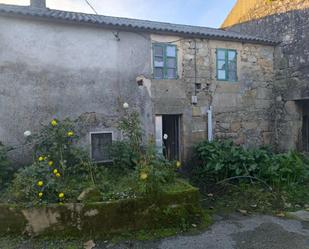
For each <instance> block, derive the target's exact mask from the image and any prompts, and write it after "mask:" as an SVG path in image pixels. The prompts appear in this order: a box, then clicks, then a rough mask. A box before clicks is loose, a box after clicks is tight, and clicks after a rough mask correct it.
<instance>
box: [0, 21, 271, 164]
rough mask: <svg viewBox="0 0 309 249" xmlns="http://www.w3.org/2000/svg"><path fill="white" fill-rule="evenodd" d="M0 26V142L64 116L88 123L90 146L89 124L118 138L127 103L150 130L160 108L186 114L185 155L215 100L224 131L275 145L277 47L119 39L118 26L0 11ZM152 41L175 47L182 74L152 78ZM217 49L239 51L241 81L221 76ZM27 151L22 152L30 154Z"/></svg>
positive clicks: (203, 130) (217, 129)
mask: <svg viewBox="0 0 309 249" xmlns="http://www.w3.org/2000/svg"><path fill="white" fill-rule="evenodd" d="M0 30H1V34H0V75H1V78H0V84H1V89H0V141H3V142H4V144H6V145H13V146H14V145H20V144H23V143H24V142H25V139H24V137H23V132H24V131H25V130H31V131H32V132H36V131H38V130H39V129H40V127H41V124H42V123H43V124H44V123H45V124H46V123H48V122H49V121H50V119H51V118H59V119H62V118H65V117H71V118H73V119H75V120H77V121H78V122H79V124H81V125H82V127H83V130H82V134H81V135H82V136H81V140H82V141H81V143H82V144H83V145H84V146H85V147H87V146H89V144H90V143H89V132H97V131H113V132H114V134H115V139H120V138H121V134H120V132H119V131H118V130H117V129H116V124H117V120H118V119H119V117H121V111H119V107H120V106H121V105H122V103H123V102H128V103H129V105H130V107H131V108H135V109H137V110H138V111H139V112H140V115H141V121H142V124H143V130H144V132H145V135H146V137H149V136H151V135H153V134H154V131H155V122H154V118H155V115H162V114H169V115H171V114H177V115H181V121H182V122H181V142H180V144H181V154H182V157H181V159H182V160H187V159H189V158H190V153H191V149H192V146H193V145H194V144H195V143H196V142H199V141H201V140H204V139H207V132H208V131H207V110H208V108H209V107H210V106H212V107H213V111H214V114H213V117H214V123H213V125H214V133H215V134H214V135H215V137H216V138H232V139H234V140H235V141H236V142H237V143H238V144H244V145H247V146H256V145H261V144H269V143H271V139H270V138H271V134H272V132H273V131H272V129H271V126H270V121H271V118H272V116H271V115H270V113H269V109H270V107H271V99H272V96H271V92H272V86H273V84H272V81H273V55H274V47H272V46H266V45H258V44H247V43H240V42H228V41H217V40H207V39H196V40H193V39H188V38H183V37H174V36H166V35H154V34H152V35H151V34H147V33H145V34H136V33H130V32H123V31H122V32H120V33H119V38H120V40H118V39H116V38H115V36H114V34H113V31H112V30H107V29H102V28H97V27H90V26H83V25H74V24H64V23H57V22H48V21H42V20H35V19H19V18H13V17H0ZM153 42H169V43H173V44H175V45H177V49H178V56H177V57H178V75H179V78H178V79H175V80H154V79H152V58H151V56H152V54H151V53H152V52H151V51H152V49H151V45H152V43H153ZM217 48H227V49H235V50H237V52H238V56H237V66H238V81H237V82H226V81H225V82H223V81H217V80H216V49H217ZM132 62H133V63H132ZM141 79H142V81H143V84H142V85H141V86H139V85H138V84H137V81H139V80H141ZM194 95H196V96H197V100H198V101H197V104H192V103H191V99H192V96H194ZM21 148H22V147H21ZM22 152H23V151H18V153H16V154H18V155H19V158H21V159H22V160H23V161H24V158H25V156H26V155H27V154H26V153H22ZM20 155H22V156H21V157H20Z"/></svg>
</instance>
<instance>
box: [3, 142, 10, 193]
mask: <svg viewBox="0 0 309 249" xmlns="http://www.w3.org/2000/svg"><path fill="white" fill-rule="evenodd" d="M12 172H13V169H12V165H11V163H10V161H9V159H8V156H7V148H6V147H5V146H4V145H3V144H2V143H1V142H0V189H1V186H2V187H4V185H7V183H8V182H9V180H10V179H11V174H12Z"/></svg>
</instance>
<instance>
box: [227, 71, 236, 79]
mask: <svg viewBox="0 0 309 249" xmlns="http://www.w3.org/2000/svg"><path fill="white" fill-rule="evenodd" d="M229 80H230V81H237V73H236V72H235V71H230V72H229Z"/></svg>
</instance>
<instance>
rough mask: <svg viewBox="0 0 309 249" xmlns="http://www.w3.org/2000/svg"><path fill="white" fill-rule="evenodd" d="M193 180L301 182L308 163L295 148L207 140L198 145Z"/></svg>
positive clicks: (277, 184) (308, 172)
mask: <svg viewBox="0 0 309 249" xmlns="http://www.w3.org/2000/svg"><path fill="white" fill-rule="evenodd" d="M195 158H196V167H194V169H193V174H192V175H193V180H195V181H199V180H200V179H202V180H207V181H212V182H219V181H222V180H224V179H227V178H235V177H239V178H240V179H244V178H245V177H248V179H252V178H256V179H260V180H262V181H265V182H267V183H268V184H270V185H271V186H273V187H281V186H284V185H287V186H291V185H293V184H302V183H304V182H305V181H308V180H309V167H308V164H307V163H306V160H305V158H304V156H303V155H301V154H299V153H296V152H289V153H282V154H274V153H273V152H272V151H271V150H270V149H269V148H263V147H262V148H253V149H246V148H244V147H241V146H236V145H234V144H233V143H232V142H231V141H213V142H208V141H204V142H201V143H200V144H198V145H197V146H196V147H195Z"/></svg>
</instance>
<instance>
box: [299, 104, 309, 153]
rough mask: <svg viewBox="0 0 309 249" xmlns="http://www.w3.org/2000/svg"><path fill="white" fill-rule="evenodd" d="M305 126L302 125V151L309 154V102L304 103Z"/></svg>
mask: <svg viewBox="0 0 309 249" xmlns="http://www.w3.org/2000/svg"><path fill="white" fill-rule="evenodd" d="M302 109H303V124H302V141H301V142H302V150H303V151H304V152H309V101H308V100H304V101H303V102H302Z"/></svg>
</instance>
